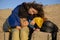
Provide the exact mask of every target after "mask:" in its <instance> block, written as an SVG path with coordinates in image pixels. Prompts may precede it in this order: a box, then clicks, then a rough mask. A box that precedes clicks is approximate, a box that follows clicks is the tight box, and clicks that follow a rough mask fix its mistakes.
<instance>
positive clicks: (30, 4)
mask: <svg viewBox="0 0 60 40" xmlns="http://www.w3.org/2000/svg"><path fill="white" fill-rule="evenodd" d="M31 7H32V8H34V9H36V10H37V11H38V13H37V14H36V15H34V16H40V17H44V11H43V5H42V4H38V3H35V2H28V3H26V2H23V3H22V4H21V5H20V7H19V14H18V16H20V14H21V13H23V14H28V10H29V9H30V8H31ZM26 16H27V15H26Z"/></svg>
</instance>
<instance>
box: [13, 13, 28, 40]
mask: <svg viewBox="0 0 60 40" xmlns="http://www.w3.org/2000/svg"><path fill="white" fill-rule="evenodd" d="M19 17H20V24H21V27H16V28H14V29H12V40H28V35H29V28H28V24H29V23H28V21H27V17H26V16H25V15H24V14H20V16H19Z"/></svg>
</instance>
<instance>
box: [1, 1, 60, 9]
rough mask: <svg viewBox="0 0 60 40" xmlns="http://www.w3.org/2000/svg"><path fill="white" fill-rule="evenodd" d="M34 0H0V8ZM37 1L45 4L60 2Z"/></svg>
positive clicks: (58, 2)
mask: <svg viewBox="0 0 60 40" xmlns="http://www.w3.org/2000/svg"><path fill="white" fill-rule="evenodd" d="M33 1H34V0H0V9H7V8H12V9H14V8H15V7H16V6H17V5H19V4H21V3H22V2H33ZM35 1H36V2H37V3H42V4H43V5H51V4H60V0H35Z"/></svg>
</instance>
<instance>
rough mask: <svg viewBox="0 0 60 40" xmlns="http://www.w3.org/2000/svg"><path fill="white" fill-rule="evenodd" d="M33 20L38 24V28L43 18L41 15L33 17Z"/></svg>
mask: <svg viewBox="0 0 60 40" xmlns="http://www.w3.org/2000/svg"><path fill="white" fill-rule="evenodd" d="M33 21H34V22H35V23H36V24H37V25H38V27H39V28H41V26H42V24H43V18H41V17H35V18H34V19H33Z"/></svg>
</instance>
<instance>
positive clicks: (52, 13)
mask: <svg viewBox="0 0 60 40" xmlns="http://www.w3.org/2000/svg"><path fill="white" fill-rule="evenodd" d="M11 11H12V10H11V9H4V10H3V9H1V10H0V40H4V34H5V40H8V38H9V32H7V33H6V32H5V33H4V32H3V24H4V22H5V21H6V19H7V18H8V17H9V15H10V14H11ZM44 12H45V17H47V18H48V19H49V20H51V21H52V22H54V23H55V24H56V25H57V26H58V28H59V29H60V4H55V5H47V6H44ZM37 34H38V35H39V36H37ZM37 34H36V32H34V33H33V37H32V40H48V37H49V40H51V39H50V36H49V35H50V34H49V33H43V32H37ZM34 37H35V38H34ZM42 38H43V39H42ZM59 38H60V31H59V32H58V40H60V39H59Z"/></svg>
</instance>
